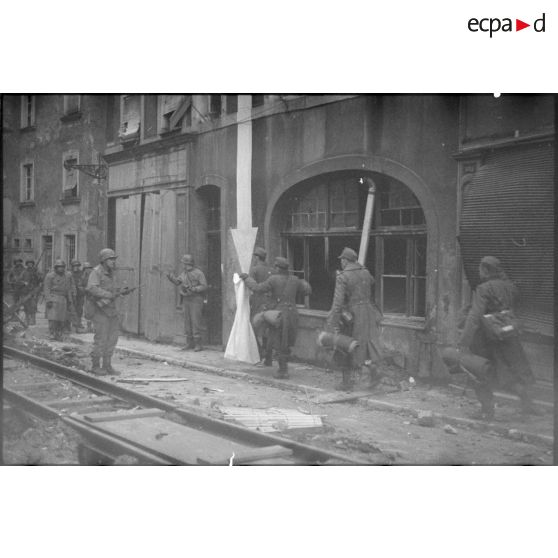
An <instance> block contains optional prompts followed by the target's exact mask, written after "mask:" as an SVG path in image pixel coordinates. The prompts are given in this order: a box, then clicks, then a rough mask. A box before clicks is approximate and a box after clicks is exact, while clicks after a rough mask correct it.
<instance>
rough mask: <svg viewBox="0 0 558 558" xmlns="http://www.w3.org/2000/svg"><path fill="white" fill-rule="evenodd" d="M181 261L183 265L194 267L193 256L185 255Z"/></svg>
mask: <svg viewBox="0 0 558 558" xmlns="http://www.w3.org/2000/svg"><path fill="white" fill-rule="evenodd" d="M180 261H181V262H182V263H183V264H190V265H194V258H193V256H191V255H190V254H184V255H183V256H182V258H181V259H180Z"/></svg>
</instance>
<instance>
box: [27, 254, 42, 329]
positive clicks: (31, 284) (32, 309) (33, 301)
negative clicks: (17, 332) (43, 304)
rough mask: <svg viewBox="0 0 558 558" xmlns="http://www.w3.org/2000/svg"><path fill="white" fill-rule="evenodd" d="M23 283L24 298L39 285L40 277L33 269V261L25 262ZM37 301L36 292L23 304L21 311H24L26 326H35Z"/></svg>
mask: <svg viewBox="0 0 558 558" xmlns="http://www.w3.org/2000/svg"><path fill="white" fill-rule="evenodd" d="M23 281H24V283H25V288H24V292H23V296H24V298H25V297H26V296H28V295H29V294H31V293H32V292H33V291H34V290H36V289H37V287H38V286H39V285H40V284H41V276H40V274H39V272H38V271H37V269H36V268H35V261H34V260H27V261H26V262H25V271H24V273H23ZM37 299H38V292H36V293H35V294H34V295H33V296H32V297H30V298H28V299H27V300H26V301H25V302H24V304H23V309H24V310H25V320H26V322H27V325H28V326H30V325H35V324H36V318H35V316H36V314H37Z"/></svg>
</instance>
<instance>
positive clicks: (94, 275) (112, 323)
mask: <svg viewBox="0 0 558 558" xmlns="http://www.w3.org/2000/svg"><path fill="white" fill-rule="evenodd" d="M118 292H119V290H118V286H117V282H116V277H115V276H114V272H112V271H111V270H108V271H107V270H106V269H105V268H104V267H103V265H102V264H99V265H98V266H97V267H95V268H93V270H92V271H91V273H90V275H89V279H88V281H87V287H86V293H87V296H88V298H89V300H88V304H89V305H90V306H89V307H90V309H91V311H92V313H93V318H92V321H93V324H94V326H95V336H94V338H93V350H92V351H91V358H92V359H93V363H94V364H93V368H94V371H95V370H96V369H97V368H98V364H99V359H100V358H101V357H103V368H104V369H105V370H108V369H109V368H110V359H111V357H112V354H113V353H114V348H115V347H116V343H117V342H118V335H119V333H120V316H119V315H118V311H117V309H116V296H117V294H118ZM95 365H97V366H95Z"/></svg>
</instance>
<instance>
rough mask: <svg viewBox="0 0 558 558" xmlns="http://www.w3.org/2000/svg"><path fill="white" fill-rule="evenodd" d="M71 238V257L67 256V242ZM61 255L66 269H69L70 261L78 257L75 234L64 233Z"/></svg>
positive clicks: (76, 236)
mask: <svg viewBox="0 0 558 558" xmlns="http://www.w3.org/2000/svg"><path fill="white" fill-rule="evenodd" d="M70 238H73V241H74V254H73V255H72V256H71V255H70V254H69V250H68V245H67V240H69V239H70ZM62 254H63V259H64V261H65V262H66V269H71V262H72V260H75V259H77V257H78V235H77V233H76V232H71V231H69V232H64V233H63V234H62Z"/></svg>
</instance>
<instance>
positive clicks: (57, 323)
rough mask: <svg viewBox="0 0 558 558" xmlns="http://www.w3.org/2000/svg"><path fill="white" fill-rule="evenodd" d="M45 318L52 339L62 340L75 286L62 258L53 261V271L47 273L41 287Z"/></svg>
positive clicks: (70, 310)
mask: <svg viewBox="0 0 558 558" xmlns="http://www.w3.org/2000/svg"><path fill="white" fill-rule="evenodd" d="M43 293H44V297H45V304H46V318H47V320H48V326H49V331H50V334H51V337H52V339H55V340H57V341H62V339H63V334H64V328H65V323H66V322H67V321H68V319H69V317H70V314H71V312H72V311H73V307H72V304H73V301H74V299H75V287H74V283H73V281H72V277H71V274H70V273H67V272H66V264H65V263H64V261H63V260H60V259H58V260H56V261H55V262H54V271H50V272H49V273H47V275H46V277H45V283H44V287H43Z"/></svg>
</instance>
